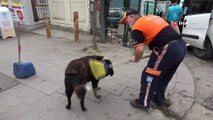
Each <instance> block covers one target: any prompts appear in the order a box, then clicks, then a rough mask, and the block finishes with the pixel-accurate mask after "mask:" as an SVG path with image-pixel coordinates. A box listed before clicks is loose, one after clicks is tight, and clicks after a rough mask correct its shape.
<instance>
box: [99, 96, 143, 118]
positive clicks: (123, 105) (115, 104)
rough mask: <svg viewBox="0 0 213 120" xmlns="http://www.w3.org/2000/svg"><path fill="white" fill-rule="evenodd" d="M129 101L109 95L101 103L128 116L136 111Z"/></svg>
mask: <svg viewBox="0 0 213 120" xmlns="http://www.w3.org/2000/svg"><path fill="white" fill-rule="evenodd" d="M129 102H130V101H129V100H124V99H122V98H120V97H117V96H114V95H109V96H107V98H106V99H105V100H104V101H103V102H102V103H100V104H101V106H104V107H108V108H109V109H111V110H113V111H116V112H118V113H120V114H123V115H125V116H128V115H129V114H131V113H132V112H134V111H133V110H132V109H135V108H133V107H132V106H131V105H130V103H129ZM141 112H143V111H141Z"/></svg>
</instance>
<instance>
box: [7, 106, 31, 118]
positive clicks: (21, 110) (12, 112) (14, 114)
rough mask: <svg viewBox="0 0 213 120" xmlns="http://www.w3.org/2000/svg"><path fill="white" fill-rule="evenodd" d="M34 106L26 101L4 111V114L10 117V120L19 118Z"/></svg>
mask: <svg viewBox="0 0 213 120" xmlns="http://www.w3.org/2000/svg"><path fill="white" fill-rule="evenodd" d="M31 110H32V108H31V107H30V106H29V105H27V104H26V103H21V104H18V105H16V106H13V107H10V109H8V110H6V111H5V112H3V114H4V115H5V116H6V117H7V118H8V119H9V120H18V119H19V118H21V117H22V116H23V115H25V114H26V113H28V112H29V111H31Z"/></svg>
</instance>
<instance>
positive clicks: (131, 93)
mask: <svg viewBox="0 0 213 120" xmlns="http://www.w3.org/2000/svg"><path fill="white" fill-rule="evenodd" d="M138 95H139V91H138V90H136V89H133V88H128V87H127V88H126V89H125V90H124V91H123V92H122V93H121V95H120V96H119V97H120V98H123V99H124V100H127V101H130V100H132V99H135V98H138Z"/></svg>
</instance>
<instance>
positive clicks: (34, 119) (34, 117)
mask: <svg viewBox="0 0 213 120" xmlns="http://www.w3.org/2000/svg"><path fill="white" fill-rule="evenodd" d="M42 116H44V113H42V111H38V110H35V109H33V110H31V111H29V112H28V113H26V114H24V115H22V116H21V117H20V118H19V119H16V120H38V119H39V118H41V117H42Z"/></svg>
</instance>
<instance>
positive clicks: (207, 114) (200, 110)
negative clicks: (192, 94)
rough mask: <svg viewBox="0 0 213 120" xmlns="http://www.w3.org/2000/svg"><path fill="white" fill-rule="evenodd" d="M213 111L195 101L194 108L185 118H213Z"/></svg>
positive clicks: (197, 119)
mask: <svg viewBox="0 0 213 120" xmlns="http://www.w3.org/2000/svg"><path fill="white" fill-rule="evenodd" d="M212 118H213V111H212V110H209V109H207V108H205V107H203V106H202V105H200V104H197V103H195V104H194V105H193V106H192V109H191V110H190V111H189V112H188V113H187V115H186V116H185V117H184V120H211V119H212Z"/></svg>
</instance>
